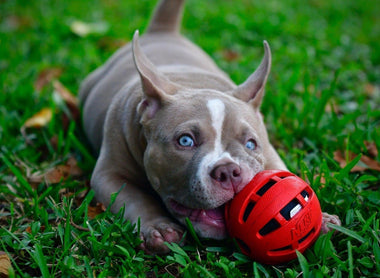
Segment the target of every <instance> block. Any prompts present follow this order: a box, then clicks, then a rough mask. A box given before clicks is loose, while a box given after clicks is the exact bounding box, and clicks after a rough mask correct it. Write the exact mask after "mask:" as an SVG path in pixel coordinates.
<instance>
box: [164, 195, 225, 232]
mask: <svg viewBox="0 0 380 278" xmlns="http://www.w3.org/2000/svg"><path fill="white" fill-rule="evenodd" d="M169 204H170V207H171V210H172V212H173V213H174V214H175V215H176V216H179V217H185V218H186V217H187V218H189V220H190V221H191V222H192V223H196V224H202V225H206V226H209V227H210V228H214V229H215V228H217V229H225V220H224V205H222V206H220V207H217V208H214V209H192V208H188V207H186V206H184V205H181V204H179V203H178V202H176V201H174V200H173V199H171V200H170V201H169Z"/></svg>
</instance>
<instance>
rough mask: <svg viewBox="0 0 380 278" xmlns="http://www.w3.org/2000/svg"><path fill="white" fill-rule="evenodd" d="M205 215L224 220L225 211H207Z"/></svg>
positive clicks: (218, 209) (217, 209)
mask: <svg viewBox="0 0 380 278" xmlns="http://www.w3.org/2000/svg"><path fill="white" fill-rule="evenodd" d="M205 213H206V215H207V216H208V217H210V218H212V219H215V220H222V219H224V215H223V209H221V208H216V209H210V210H205Z"/></svg>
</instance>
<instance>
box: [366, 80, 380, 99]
mask: <svg viewBox="0 0 380 278" xmlns="http://www.w3.org/2000/svg"><path fill="white" fill-rule="evenodd" d="M376 90H378V88H377V87H376V86H375V85H373V84H370V83H367V84H365V85H364V93H365V94H366V95H367V96H373V95H374V94H375V92H376Z"/></svg>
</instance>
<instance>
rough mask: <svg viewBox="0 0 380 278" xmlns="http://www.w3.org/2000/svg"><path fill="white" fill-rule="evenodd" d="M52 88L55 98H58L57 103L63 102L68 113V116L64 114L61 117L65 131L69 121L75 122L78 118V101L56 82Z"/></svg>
mask: <svg viewBox="0 0 380 278" xmlns="http://www.w3.org/2000/svg"><path fill="white" fill-rule="evenodd" d="M53 87H54V93H55V96H58V97H59V100H58V101H59V102H60V101H61V100H63V102H64V103H65V104H66V106H67V107H68V108H69V111H70V115H67V114H66V113H64V114H63V116H62V125H63V129H64V130H67V128H68V126H69V124H70V122H71V120H74V121H76V120H78V119H79V118H80V108H79V100H78V98H77V97H76V96H74V95H73V94H72V93H71V92H70V91H69V90H68V89H67V88H66V87H65V86H63V85H62V83H61V82H59V81H58V80H54V81H53Z"/></svg>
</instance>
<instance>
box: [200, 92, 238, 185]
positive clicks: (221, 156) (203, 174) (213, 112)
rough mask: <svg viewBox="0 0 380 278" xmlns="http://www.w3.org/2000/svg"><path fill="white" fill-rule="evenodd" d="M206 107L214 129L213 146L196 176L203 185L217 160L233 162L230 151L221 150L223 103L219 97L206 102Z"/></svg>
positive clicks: (205, 183)
mask: <svg viewBox="0 0 380 278" xmlns="http://www.w3.org/2000/svg"><path fill="white" fill-rule="evenodd" d="M207 108H208V110H209V113H210V116H211V125H212V128H213V129H214V131H215V141H214V147H213V149H211V150H210V152H209V153H207V154H206V155H205V156H204V157H203V159H202V161H201V163H200V165H199V168H198V172H197V177H198V179H199V180H200V181H201V183H202V185H203V186H207V184H208V181H209V173H210V172H211V171H212V170H213V168H214V166H215V164H216V163H217V162H221V161H224V160H225V163H227V162H233V161H234V159H233V158H232V157H231V155H230V153H228V152H224V151H223V146H222V131H223V122H224V118H225V105H224V103H223V102H222V101H221V100H220V99H211V100H209V101H208V102H207Z"/></svg>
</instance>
